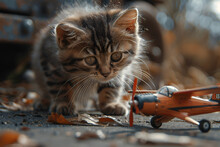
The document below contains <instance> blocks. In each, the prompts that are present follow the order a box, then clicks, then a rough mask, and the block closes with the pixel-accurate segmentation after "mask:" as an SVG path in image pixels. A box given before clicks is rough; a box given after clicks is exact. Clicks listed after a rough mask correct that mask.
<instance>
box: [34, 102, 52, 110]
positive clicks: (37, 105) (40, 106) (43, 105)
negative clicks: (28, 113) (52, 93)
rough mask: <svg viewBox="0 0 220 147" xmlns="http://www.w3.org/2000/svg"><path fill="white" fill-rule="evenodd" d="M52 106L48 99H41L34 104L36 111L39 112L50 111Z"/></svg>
mask: <svg viewBox="0 0 220 147" xmlns="http://www.w3.org/2000/svg"><path fill="white" fill-rule="evenodd" d="M49 106H50V100H48V99H39V100H37V101H35V102H34V110H37V111H48V109H49Z"/></svg>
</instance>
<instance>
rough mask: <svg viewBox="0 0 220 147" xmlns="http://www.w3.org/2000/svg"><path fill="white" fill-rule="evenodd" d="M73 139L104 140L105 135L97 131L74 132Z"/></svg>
mask: <svg viewBox="0 0 220 147" xmlns="http://www.w3.org/2000/svg"><path fill="white" fill-rule="evenodd" d="M75 137H76V138H77V139H78V140H87V139H105V138H106V135H105V134H104V133H103V132H102V131H101V130H97V131H96V132H84V133H81V132H76V134H75Z"/></svg>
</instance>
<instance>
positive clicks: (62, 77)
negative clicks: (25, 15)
mask: <svg viewBox="0 0 220 147" xmlns="http://www.w3.org/2000/svg"><path fill="white" fill-rule="evenodd" d="M138 27H139V26H138V10H137V9H135V8H133V9H128V10H121V9H109V10H108V9H101V8H99V7H93V6H86V7H84V6H81V7H80V6H77V7H70V8H68V9H66V10H63V11H62V12H60V14H58V16H57V17H56V18H55V19H54V21H53V22H52V24H51V25H50V26H49V27H47V28H45V29H44V30H43V31H42V32H41V35H40V36H39V38H38V39H37V42H36V45H35V49H34V54H33V58H32V59H33V68H34V70H35V73H36V79H37V82H38V85H40V88H41V90H42V97H45V98H49V99H51V100H52V101H51V105H50V111H56V112H58V113H63V114H69V113H74V112H76V111H77V110H78V109H79V107H80V106H81V105H84V104H85V103H86V101H87V100H88V98H89V97H95V96H97V95H98V100H99V107H100V110H101V112H103V113H104V114H112V115H124V114H126V113H127V106H126V105H125V104H124V103H123V102H122V100H121V97H122V94H123V91H124V89H125V86H127V85H129V84H128V82H131V81H132V79H130V77H131V75H133V74H134V73H133V71H132V70H134V69H137V66H138V65H137V64H138V62H137V59H138V58H139V56H140V54H141V46H140V42H141V39H140V37H139V34H138ZM128 77H129V79H130V81H127V78H128Z"/></svg>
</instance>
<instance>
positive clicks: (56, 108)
mask: <svg viewBox="0 0 220 147" xmlns="http://www.w3.org/2000/svg"><path fill="white" fill-rule="evenodd" d="M50 112H56V113H58V114H63V115H70V114H72V113H71V112H70V109H69V107H68V103H67V102H53V103H52V104H51V106H50Z"/></svg>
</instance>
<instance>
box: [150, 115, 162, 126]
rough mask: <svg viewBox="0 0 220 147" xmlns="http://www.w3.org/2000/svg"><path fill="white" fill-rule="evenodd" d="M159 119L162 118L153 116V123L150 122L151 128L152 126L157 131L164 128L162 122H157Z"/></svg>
mask: <svg viewBox="0 0 220 147" xmlns="http://www.w3.org/2000/svg"><path fill="white" fill-rule="evenodd" d="M158 118H160V116H153V117H152V118H151V121H150V123H151V126H152V127H153V128H155V129H158V128H160V127H161V126H162V123H161V122H157V119H158Z"/></svg>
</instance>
